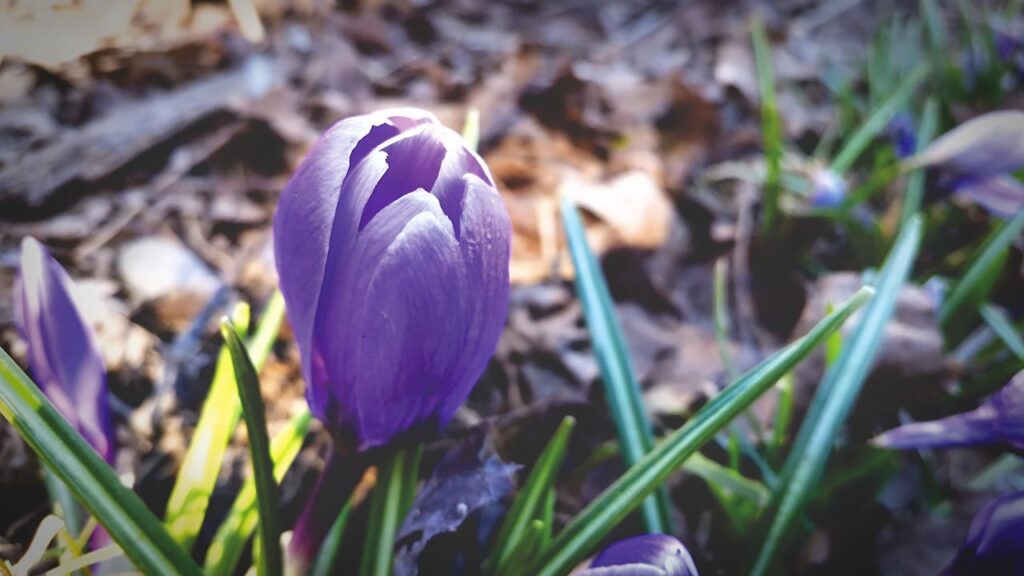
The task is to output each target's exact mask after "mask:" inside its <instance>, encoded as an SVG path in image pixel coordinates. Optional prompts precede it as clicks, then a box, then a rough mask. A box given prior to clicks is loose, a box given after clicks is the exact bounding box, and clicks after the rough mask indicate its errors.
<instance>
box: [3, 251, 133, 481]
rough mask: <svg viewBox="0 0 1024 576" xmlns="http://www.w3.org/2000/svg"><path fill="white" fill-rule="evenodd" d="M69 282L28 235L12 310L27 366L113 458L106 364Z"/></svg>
mask: <svg viewBox="0 0 1024 576" xmlns="http://www.w3.org/2000/svg"><path fill="white" fill-rule="evenodd" d="M70 288H71V278H69V277H68V275H67V272H65V271H64V269H63V268H62V267H61V266H60V264H58V263H57V261H56V260H54V259H53V257H52V256H50V255H49V253H47V251H46V249H45V248H44V247H43V246H42V245H41V244H40V243H39V242H37V241H36V240H35V239H33V238H25V239H24V240H23V241H22V243H21V268H20V270H19V274H18V278H17V280H16V284H15V290H14V294H15V296H14V316H15V322H16V323H17V325H18V329H19V331H20V332H21V336H22V338H24V339H25V341H26V343H27V345H28V346H27V347H28V365H29V372H31V374H32V377H33V378H34V379H35V381H36V383H37V384H38V385H39V388H40V389H41V390H42V391H43V393H44V394H45V395H46V397H47V398H49V399H50V402H52V403H53V405H54V406H55V407H56V408H57V411H58V412H60V413H61V415H63V416H64V418H65V419H66V420H67V421H68V422H69V423H70V424H71V426H72V427H74V428H75V429H77V430H78V431H79V433H81V434H82V436H84V437H85V439H86V440H87V441H88V442H89V444H91V445H92V446H93V447H94V448H95V449H96V451H97V452H99V454H100V456H102V457H103V459H104V460H106V461H107V462H108V463H112V462H113V460H114V450H115V448H116V439H115V436H114V428H113V424H112V422H111V419H110V406H109V401H108V399H107V376H106V368H105V367H104V365H103V359H102V357H101V356H100V353H99V349H98V348H97V347H96V342H95V339H94V337H93V333H92V330H91V329H90V328H89V326H88V325H87V324H86V323H85V321H84V320H83V318H82V316H81V314H80V313H79V311H78V309H77V308H76V307H75V304H74V302H73V301H72V299H71V295H70Z"/></svg>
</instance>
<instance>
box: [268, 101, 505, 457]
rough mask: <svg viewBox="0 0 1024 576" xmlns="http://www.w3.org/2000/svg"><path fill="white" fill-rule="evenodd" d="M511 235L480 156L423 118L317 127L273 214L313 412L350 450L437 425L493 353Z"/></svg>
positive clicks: (411, 113) (368, 118)
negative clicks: (348, 437)
mask: <svg viewBox="0 0 1024 576" xmlns="http://www.w3.org/2000/svg"><path fill="white" fill-rule="evenodd" d="M510 237H511V227H510V223H509V218H508V213H507V212H506V210H505V208H504V205H503V204H502V200H501V196H500V195H499V193H498V191H497V189H496V188H495V186H494V182H493V180H492V178H491V175H490V173H489V171H488V170H487V167H486V166H485V165H484V162H483V160H481V158H480V157H479V156H477V155H476V153H474V152H473V151H472V150H470V149H469V148H467V147H466V145H465V143H464V142H463V141H462V138H461V137H460V136H459V135H458V134H457V133H455V132H453V131H452V130H450V129H448V128H445V127H444V126H442V125H441V124H440V123H439V122H438V120H437V119H436V118H435V117H434V116H433V115H431V114H429V113H427V112H424V111H420V110H413V109H400V110H387V111H381V112H377V113H374V114H368V115H364V116H356V117H352V118H348V119H346V120H343V121H341V122H339V123H337V124H335V125H334V126H333V127H332V128H331V129H330V130H328V131H327V132H326V133H325V134H324V135H323V136H322V137H321V138H320V140H319V141H318V142H317V143H316V145H315V146H314V147H313V149H312V151H311V152H310V153H309V155H308V156H307V157H306V159H305V160H304V161H303V162H302V165H301V166H299V169H298V170H297V171H296V173H295V175H294V176H293V177H292V179H291V181H290V182H289V183H288V186H287V187H286V188H285V189H284V191H283V192H282V194H281V200H280V204H279V205H278V209H277V214H276V215H275V217H274V244H275V252H274V254H275V258H276V261H277V270H278V273H279V275H280V284H281V291H282V293H283V294H284V298H285V303H286V308H287V313H288V318H289V320H290V322H291V325H292V328H293V330H294V332H295V338H296V341H297V343H298V346H299V351H300V353H301V357H302V372H303V376H304V377H305V379H306V383H307V386H306V397H307V399H308V401H309V405H310V409H311V410H312V412H313V413H314V414H315V415H316V416H317V417H318V418H320V419H321V420H323V421H324V422H326V423H327V424H328V425H330V426H332V427H334V428H335V429H336V430H341V431H345V432H348V433H351V434H353V435H354V436H355V438H356V439H357V441H358V444H359V448H360V449H361V450H365V449H369V448H373V447H376V446H382V445H385V444H387V443H388V442H389V441H390V440H391V439H392V438H394V437H395V436H396V435H398V434H401V433H403V432H406V431H409V430H411V429H413V428H416V427H419V426H434V427H437V426H440V425H442V424H444V423H445V422H447V421H448V420H449V419H450V418H451V417H452V415H454V413H455V410H456V409H457V408H458V407H459V405H461V404H462V402H463V401H464V400H465V399H466V396H468V395H469V392H470V389H471V388H472V386H473V384H474V383H475V382H476V380H477V379H478V378H479V377H480V375H481V373H482V372H483V370H484V368H485V367H486V364H487V362H488V359H489V358H490V356H491V354H492V353H493V352H494V349H495V347H496V345H497V342H498V336H499V334H500V332H501V329H502V326H503V324H504V321H505V316H506V313H507V309H508V290H509V277H508V263H509V251H510Z"/></svg>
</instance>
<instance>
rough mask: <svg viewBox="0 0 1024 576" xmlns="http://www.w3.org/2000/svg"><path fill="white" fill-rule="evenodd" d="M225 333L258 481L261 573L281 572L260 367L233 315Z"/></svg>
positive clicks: (226, 320) (274, 574)
mask: <svg viewBox="0 0 1024 576" xmlns="http://www.w3.org/2000/svg"><path fill="white" fill-rule="evenodd" d="M220 333H221V335H223V337H224V344H225V345H226V346H227V348H228V351H229V352H230V353H231V365H232V367H233V368H234V371H235V382H236V383H237V384H238V395H239V397H240V398H241V401H242V414H243V416H244V417H245V429H246V432H248V436H249V453H250V455H251V456H252V475H253V479H254V480H255V485H256V502H257V505H256V509H257V510H258V511H259V527H260V542H261V543H262V545H263V546H262V548H261V549H260V554H259V566H258V567H257V570H256V573H257V574H258V576H280V574H281V571H282V566H283V563H282V560H281V521H280V519H279V517H278V510H277V501H278V495H277V482H275V481H274V464H273V462H272V461H271V459H270V440H269V438H268V437H267V420H266V416H265V415H264V405H263V397H262V396H261V395H260V380H259V376H257V374H256V367H255V366H253V365H252V360H250V359H249V354H248V353H247V352H246V351H245V344H243V343H242V339H241V338H239V336H238V332H237V331H236V330H235V328H234V326H232V325H231V320H230V319H229V318H224V320H222V321H221V329H220Z"/></svg>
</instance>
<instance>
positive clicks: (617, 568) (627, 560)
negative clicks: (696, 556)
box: [582, 534, 697, 576]
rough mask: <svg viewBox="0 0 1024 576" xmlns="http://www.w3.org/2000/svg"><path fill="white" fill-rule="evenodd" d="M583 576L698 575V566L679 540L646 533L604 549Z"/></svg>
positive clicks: (664, 535)
mask: <svg viewBox="0 0 1024 576" xmlns="http://www.w3.org/2000/svg"><path fill="white" fill-rule="evenodd" d="M582 576H697V567H696V566H694V564H693V558H691V557H690V553H689V551H687V550H686V547H685V546H683V543H682V542H680V541H679V540H676V539H675V538H673V537H672V536H668V535H666V534H644V535H642V536H634V537H633V538H627V539H625V540H620V541H618V542H615V543H614V544H612V545H610V546H608V547H607V548H605V549H604V550H603V551H602V552H601V553H600V554H598V555H597V557H596V558H594V561H593V562H591V563H590V567H589V568H587V569H586V570H585V571H583V573H582Z"/></svg>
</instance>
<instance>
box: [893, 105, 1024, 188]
mask: <svg viewBox="0 0 1024 576" xmlns="http://www.w3.org/2000/svg"><path fill="white" fill-rule="evenodd" d="M1022 134H1024V112H1021V111H1019V110H1000V111H997V112H989V113H988V114H982V115H981V116H978V117H977V118H973V119H971V120H968V121H967V122H964V123H963V124H961V125H959V126H957V127H956V128H954V129H952V130H950V131H949V132H946V133H945V134H943V135H942V136H941V137H939V138H938V139H936V140H935V141H934V142H932V143H931V144H930V145H929V146H928V147H927V148H925V149H924V151H922V152H921V153H920V154H917V155H916V156H914V157H912V158H910V160H909V163H910V165H911V166H936V165H941V166H943V167H946V168H948V169H949V170H951V171H952V172H955V173H957V174H961V175H965V176H973V177H975V178H987V177H989V176H996V175H999V174H1005V173H1007V172H1012V171H1014V170H1016V169H1018V168H1020V167H1021V166H1024V137H1022V136H1021V135H1022Z"/></svg>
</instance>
